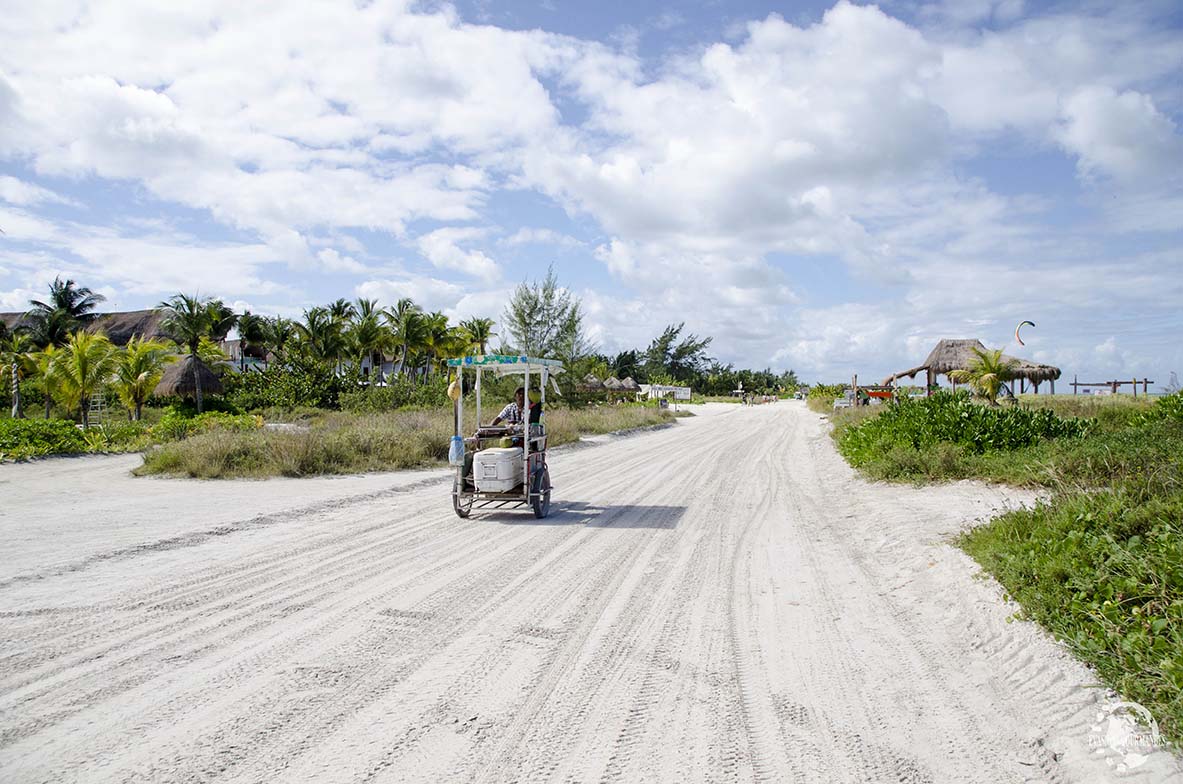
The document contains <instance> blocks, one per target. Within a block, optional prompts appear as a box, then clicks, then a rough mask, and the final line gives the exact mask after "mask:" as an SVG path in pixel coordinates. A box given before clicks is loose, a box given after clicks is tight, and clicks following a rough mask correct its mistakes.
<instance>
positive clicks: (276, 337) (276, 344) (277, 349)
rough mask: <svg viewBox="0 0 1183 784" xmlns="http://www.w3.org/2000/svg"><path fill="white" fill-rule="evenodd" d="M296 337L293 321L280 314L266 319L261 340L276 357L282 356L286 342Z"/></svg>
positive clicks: (297, 333) (296, 331)
mask: <svg viewBox="0 0 1183 784" xmlns="http://www.w3.org/2000/svg"><path fill="white" fill-rule="evenodd" d="M298 337H299V331H298V330H297V329H296V325H295V323H294V322H293V321H292V320H291V319H285V318H283V317H282V316H276V317H275V318H273V319H268V320H267V322H266V325H265V326H264V329H263V342H264V343H265V344H266V345H267V347H268V348H269V349H270V350H271V351H272V353H274V354H275V355H276V356H278V357H283V355H284V352H285V351H286V350H287V347H288V344H289V343H291V342H292V341H294V340H295V339H297V338H298Z"/></svg>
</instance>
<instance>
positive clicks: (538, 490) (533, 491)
mask: <svg viewBox="0 0 1183 784" xmlns="http://www.w3.org/2000/svg"><path fill="white" fill-rule="evenodd" d="M530 485H531V487H530V506H532V507H534V516H535V517H537V518H539V519H542V518H543V517H546V516H547V515H548V514H550V469H549V468H547V467H546V466H543V467H542V469H541V470H539V471H535V472H534V481H532V482H531V483H530Z"/></svg>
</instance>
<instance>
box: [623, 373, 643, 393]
mask: <svg viewBox="0 0 1183 784" xmlns="http://www.w3.org/2000/svg"><path fill="white" fill-rule="evenodd" d="M620 388H621V389H623V390H624V391H625V392H640V391H641V385H640V384H638V383H637V382H636V381H634V380H633V377H632V376H628V377H627V378H625V379H624V380H623V381H621V382H620Z"/></svg>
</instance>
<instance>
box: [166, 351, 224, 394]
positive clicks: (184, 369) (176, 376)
mask: <svg viewBox="0 0 1183 784" xmlns="http://www.w3.org/2000/svg"><path fill="white" fill-rule="evenodd" d="M195 369H196V372H197V373H200V374H201V394H203V395H220V394H222V380H221V379H220V378H218V377H217V376H216V375H215V374H214V371H212V370H210V369H209V365H207V364H205V363H204V362H202V361H201V360H200V359H197V358H196V357H194V356H193V355H191V354H187V355H185V356H184V357H182V358H181V359H180V360H179V361H177V362H174V363H172V364H171V365H169V366H168V368H167V369H165V371H164V375H163V376H161V378H160V383H159V384H157V385H156V391H155V394H157V395H160V396H162V397H167V396H169V395H175V396H177V397H194V396H196V394H197V387H196V386H195V383H194V377H193V373H194V370H195Z"/></svg>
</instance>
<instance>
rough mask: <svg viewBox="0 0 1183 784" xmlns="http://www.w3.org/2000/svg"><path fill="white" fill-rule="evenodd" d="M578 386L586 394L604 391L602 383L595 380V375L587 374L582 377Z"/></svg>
mask: <svg viewBox="0 0 1183 784" xmlns="http://www.w3.org/2000/svg"><path fill="white" fill-rule="evenodd" d="M579 386H580V388H581V389H585V390H587V391H588V392H602V391H603V390H604V382H603V381H600V379H598V378H596V374H595V373H588V374H587V375H586V376H584V377H583V381H582V382H581V383H580V385H579Z"/></svg>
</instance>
